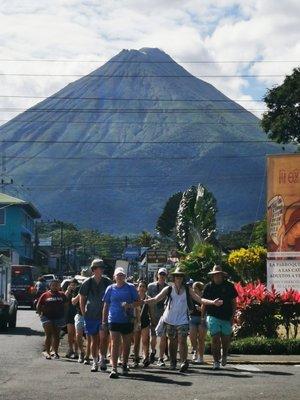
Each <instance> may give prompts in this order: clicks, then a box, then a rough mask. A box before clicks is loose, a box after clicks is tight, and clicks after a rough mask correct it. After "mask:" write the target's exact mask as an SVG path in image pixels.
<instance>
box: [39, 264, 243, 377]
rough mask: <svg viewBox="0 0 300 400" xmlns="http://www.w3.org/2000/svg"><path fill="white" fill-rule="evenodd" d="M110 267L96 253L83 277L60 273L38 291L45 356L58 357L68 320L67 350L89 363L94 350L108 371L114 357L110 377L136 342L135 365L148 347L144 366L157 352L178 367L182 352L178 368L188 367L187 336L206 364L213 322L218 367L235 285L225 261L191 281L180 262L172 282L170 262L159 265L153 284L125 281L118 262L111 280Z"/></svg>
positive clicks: (161, 360)
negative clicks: (204, 278) (64, 277)
mask: <svg viewBox="0 0 300 400" xmlns="http://www.w3.org/2000/svg"><path fill="white" fill-rule="evenodd" d="M104 270H105V266H104V262H103V260H101V259H95V260H93V262H92V263H91V267H90V271H87V270H83V271H82V275H83V276H85V277H86V279H85V280H84V281H83V282H82V283H81V284H79V282H78V281H77V280H76V279H75V278H74V279H72V280H70V281H69V282H68V283H67V284H66V285H63V286H65V287H61V285H60V282H59V281H57V280H54V281H52V282H51V284H50V288H49V290H48V291H46V292H44V293H43V294H42V295H41V296H40V298H39V300H38V302H37V313H38V314H39V315H40V319H41V323H42V325H43V328H44V331H45V349H44V350H45V351H44V354H45V357H46V359H47V360H51V359H53V358H54V359H58V358H59V357H60V356H59V354H58V349H59V342H60V330H61V329H62V328H64V327H65V326H66V327H67V333H68V345H69V349H68V352H67V354H66V356H67V357H69V358H73V359H77V360H78V363H83V364H88V365H89V364H90V362H91V361H90V357H91V358H92V364H91V371H92V372H97V371H98V369H100V370H101V371H106V370H107V367H108V364H109V361H108V360H109V359H110V366H111V371H110V378H118V376H119V372H118V367H120V368H121V373H122V375H128V373H129V355H130V350H131V346H133V347H132V351H133V364H132V366H131V367H133V368H138V367H139V366H140V361H141V358H140V351H142V356H143V358H142V365H141V366H142V367H143V368H147V367H149V365H150V364H154V363H155V362H156V360H157V364H156V365H157V366H158V367H165V366H166V362H169V368H170V369H171V370H175V369H177V358H178V357H177V353H178V352H179V371H180V372H185V371H187V369H188V367H189V359H188V341H187V339H188V336H189V337H190V342H191V346H192V354H193V355H192V361H193V362H196V363H198V364H202V363H203V362H204V361H203V356H204V349H205V338H206V334H207V330H209V332H210V334H211V336H212V354H213V359H214V362H213V369H219V368H220V365H221V364H222V366H225V365H226V363H227V353H228V347H229V344H230V338H231V333H232V319H233V315H234V313H235V308H236V303H235V299H236V297H237V293H236V290H235V288H234V285H233V284H232V283H231V282H229V281H228V280H227V277H226V273H225V272H224V271H223V270H222V268H221V267H220V266H218V265H215V266H214V268H213V270H212V271H211V272H210V273H209V275H210V276H211V281H210V282H209V283H208V284H206V285H204V284H203V283H202V282H193V283H191V282H186V275H185V272H184V271H183V270H182V269H181V268H180V266H178V267H176V269H175V270H174V271H173V272H171V273H170V274H169V275H170V276H171V277H172V279H171V280H172V281H173V282H171V283H169V282H168V271H167V269H166V268H160V269H159V270H158V272H157V275H156V280H155V282H152V283H150V284H149V285H147V283H146V282H145V281H142V280H140V281H138V282H137V283H136V284H133V283H130V282H127V281H126V273H125V271H124V269H123V268H120V267H117V268H116V269H115V271H114V276H113V281H111V280H110V279H109V278H108V277H107V276H105V275H104ZM88 272H90V274H91V276H89V277H87V275H89V274H88ZM84 338H86V341H85V343H84ZM158 341H159V343H158ZM157 351H158V354H156V353H157ZM157 356H158V357H157Z"/></svg>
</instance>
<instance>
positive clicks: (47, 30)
mask: <svg viewBox="0 0 300 400" xmlns="http://www.w3.org/2000/svg"><path fill="white" fill-rule="evenodd" d="M1 5H2V11H1V12H0V25H1V37H0V59H18V60H20V59H34V58H43V59H78V60H95V59H99V64H98V65H97V64H95V63H78V64H77V63H50V62H45V63H37V62H17V63H12V62H10V63H9V62H0V72H2V73H5V72H9V73H13V72H15V73H22V72H25V73H45V74H46V73H51V74H54V73H56V74H72V73H73V74H74V73H76V74H77V73H79V74H86V73H88V72H89V71H91V70H93V69H94V68H96V67H98V66H99V65H101V64H102V62H101V60H105V59H109V58H110V57H112V56H113V55H115V54H116V53H118V52H119V51H121V50H122V49H123V48H140V47H159V48H161V49H163V50H164V51H165V52H166V53H168V54H170V55H171V56H172V57H173V58H174V59H175V60H178V61H184V60H187V61H192V60H203V61H207V60H215V61H216V60H217V61H226V60H246V61H249V60H278V61H283V60H294V61H297V60H300V44H299V43H300V41H299V33H300V30H299V22H298V16H299V14H300V3H299V1H298V0H284V1H281V2H279V1H273V0H244V1H243V2H241V1H234V0H214V1H211V0H187V1H184V2H183V1H181V0H172V1H171V0H152V1H151V2H150V1H148V0H103V1H101V2H99V1H97V0H85V1H84V0H52V1H51V0H40V1H39V2H37V1H36V0H27V1H25V2H24V1H23V0H9V1H8V0H2V2H1ZM183 65H184V67H185V68H187V69H188V70H189V71H190V72H192V73H193V74H195V75H208V74H210V75H239V74H241V75H243V74H246V75H247V74H253V75H285V74H288V73H290V72H291V71H292V68H293V67H295V66H296V65H295V63H294V62H293V63H280V62H277V63H251V64H250V63H249V62H245V63H242V64H238V63H233V64H230V63H215V64H183ZM283 79H284V76H280V77H258V78H257V79H256V80H255V81H254V82H251V83H249V81H248V80H247V79H246V78H237V77H232V78H204V80H207V81H209V82H210V83H212V84H213V85H214V86H216V87H217V88H218V89H219V90H221V91H223V92H224V93H225V94H226V95H227V96H229V97H231V98H233V99H242V100H251V99H253V98H257V97H261V95H262V93H263V92H264V91H265V89H266V87H270V86H272V85H274V84H276V83H281V82H282V81H283ZM72 80H74V78H73V77H56V78H51V79H48V78H42V77H40V78H38V77H36V78H29V77H28V78H26V77H9V76H6V77H3V76H0V84H1V89H2V90H1V93H2V94H7V95H18V94H20V95H22V94H23V95H40V96H48V95H50V94H52V93H53V92H55V91H56V90H58V89H60V88H62V87H63V86H64V85H65V84H67V83H68V82H70V81H72ZM255 85H256V86H257V87H255ZM36 101H37V100H34V99H32V100H24V99H23V100H16V99H13V98H10V99H7V98H6V99H3V98H0V106H1V107H4V106H6V107H8V106H10V107H18V106H20V105H21V106H22V107H28V106H30V105H33V104H34V103H35V102H36ZM241 104H242V105H243V106H246V107H247V108H249V109H254V108H255V109H261V108H262V104H261V103H260V104H259V103H254V102H253V103H251V102H248V101H247V102H242V103H241ZM259 113H260V111H258V112H257V114H258V115H259ZM12 115H13V114H12V113H3V112H1V115H0V119H5V118H11V117H12Z"/></svg>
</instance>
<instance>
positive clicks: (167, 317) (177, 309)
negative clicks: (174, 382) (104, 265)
mask: <svg viewBox="0 0 300 400" xmlns="http://www.w3.org/2000/svg"><path fill="white" fill-rule="evenodd" d="M171 275H172V276H173V277H174V284H173V285H172V286H169V287H165V288H164V289H163V290H162V291H161V292H160V293H159V294H158V295H157V296H155V297H153V298H152V299H148V300H144V302H145V303H146V304H147V303H149V304H151V303H156V302H158V301H161V300H163V299H165V298H167V300H166V303H167V305H166V308H165V311H164V313H163V315H162V318H163V321H164V325H165V330H166V333H167V336H168V338H169V340H170V369H172V370H174V369H176V361H177V360H176V358H177V349H178V345H179V354H180V360H181V365H180V369H179V371H180V372H185V371H186V370H187V369H188V366H189V362H188V359H187V355H188V347H187V336H188V332H189V309H190V307H191V299H190V297H191V298H192V299H193V300H194V301H196V302H197V303H199V304H202V303H203V304H207V305H212V306H220V305H221V304H222V302H221V301H220V300H219V299H215V300H207V299H203V298H201V297H200V296H198V295H197V294H196V293H195V292H194V290H193V289H192V288H191V287H189V286H187V285H186V284H185V277H186V275H185V272H184V271H183V269H182V268H181V266H180V265H178V266H177V267H176V268H175V271H173V272H171Z"/></svg>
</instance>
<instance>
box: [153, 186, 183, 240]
mask: <svg viewBox="0 0 300 400" xmlns="http://www.w3.org/2000/svg"><path fill="white" fill-rule="evenodd" d="M181 199H182V192H178V193H175V194H173V196H171V197H170V198H169V200H168V201H167V202H166V205H165V207H164V209H163V212H162V214H161V215H160V217H159V218H158V220H157V223H156V230H157V231H158V232H159V233H160V234H161V235H162V236H171V235H172V234H173V233H174V230H175V226H176V218H177V212H178V208H179V204H180V201H181Z"/></svg>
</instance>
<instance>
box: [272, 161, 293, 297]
mask: <svg viewBox="0 0 300 400" xmlns="http://www.w3.org/2000/svg"><path fill="white" fill-rule="evenodd" d="M267 171H268V187H267V227H268V230H267V250H268V263H267V276H268V286H269V287H270V286H271V284H274V286H275V288H276V289H277V290H280V291H282V290H284V289H285V288H290V287H293V288H294V289H297V290H300V280H299V279H298V278H299V277H298V275H299V268H300V154H286V155H285V154H281V155H272V156H268V158H267ZM295 274H296V275H297V276H296V275H295Z"/></svg>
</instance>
